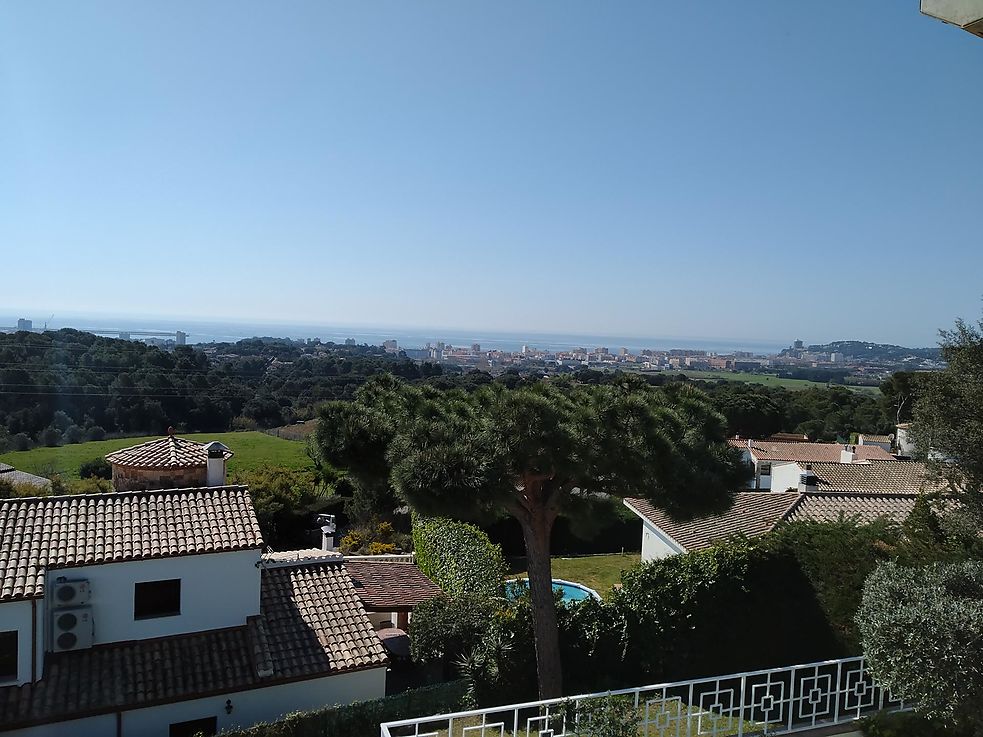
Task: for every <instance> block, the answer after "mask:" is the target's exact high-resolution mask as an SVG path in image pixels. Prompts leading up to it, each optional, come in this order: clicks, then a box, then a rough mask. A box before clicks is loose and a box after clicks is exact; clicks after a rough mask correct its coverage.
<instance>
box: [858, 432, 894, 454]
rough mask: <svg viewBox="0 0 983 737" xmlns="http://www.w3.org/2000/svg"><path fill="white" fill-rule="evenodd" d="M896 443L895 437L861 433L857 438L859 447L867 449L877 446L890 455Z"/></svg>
mask: <svg viewBox="0 0 983 737" xmlns="http://www.w3.org/2000/svg"><path fill="white" fill-rule="evenodd" d="M893 443H894V436H893V435H868V434H866V433H860V434H859V435H858V436H857V445H858V446H861V447H864V448H867V447H870V446H872V445H876V446H877V447H878V448H881V449H882V450H886V451H887V452H888V453H890V452H891V449H892V445H893Z"/></svg>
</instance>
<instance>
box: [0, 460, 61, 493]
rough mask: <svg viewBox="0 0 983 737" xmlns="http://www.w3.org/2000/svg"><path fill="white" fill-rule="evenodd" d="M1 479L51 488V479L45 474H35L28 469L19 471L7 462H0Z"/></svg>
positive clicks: (13, 482)
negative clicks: (28, 471) (27, 470)
mask: <svg viewBox="0 0 983 737" xmlns="http://www.w3.org/2000/svg"><path fill="white" fill-rule="evenodd" d="M0 480H3V481H9V482H10V483H12V484H18V485H23V486H35V487H37V488H38V489H50V488H51V480H50V479H46V478H45V477H44V476H35V475H34V474H33V473H27V472H26V471H18V470H17V469H16V468H14V467H13V466H8V465H7V464H6V463H0Z"/></svg>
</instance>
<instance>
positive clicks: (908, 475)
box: [809, 461, 942, 494]
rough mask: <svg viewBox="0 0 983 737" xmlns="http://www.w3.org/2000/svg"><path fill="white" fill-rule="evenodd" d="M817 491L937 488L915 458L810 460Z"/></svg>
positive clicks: (880, 491) (888, 491)
mask: <svg viewBox="0 0 983 737" xmlns="http://www.w3.org/2000/svg"><path fill="white" fill-rule="evenodd" d="M809 465H810V466H811V467H812V472H813V473H814V474H815V475H816V489H817V490H818V491H834V492H855V493H872V494H891V493H905V494H915V493H918V492H921V491H939V490H941V489H942V484H941V483H940V482H939V481H936V480H935V479H934V478H932V477H931V475H930V474H929V473H928V471H927V470H926V468H925V464H924V463H919V462H917V461H891V462H883V461H872V462H870V463H810V464H809Z"/></svg>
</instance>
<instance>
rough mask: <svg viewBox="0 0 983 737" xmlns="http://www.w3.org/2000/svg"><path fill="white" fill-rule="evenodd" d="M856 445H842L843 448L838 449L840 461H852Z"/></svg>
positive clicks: (854, 456)
mask: <svg viewBox="0 0 983 737" xmlns="http://www.w3.org/2000/svg"><path fill="white" fill-rule="evenodd" d="M856 450H857V446H855V445H844V446H843V450H841V451H840V463H853V461H854V459H855V458H856V457H857V456H856Z"/></svg>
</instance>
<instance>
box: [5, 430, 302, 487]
mask: <svg viewBox="0 0 983 737" xmlns="http://www.w3.org/2000/svg"><path fill="white" fill-rule="evenodd" d="M157 437H158V436H149V437H141V438H118V439H116V440H96V441H92V442H90V443H79V444H77V445H63V446H61V447H58V448H33V449H31V450H22V451H16V450H15V451H11V452H10V453H4V454H3V455H0V462H2V463H9V464H10V465H11V466H13V467H14V468H16V469H18V470H20V471H27V472H28V473H34V474H38V475H39V476H50V475H51V474H55V473H57V474H58V475H60V476H61V477H62V478H64V479H77V478H78V471H79V466H80V465H81V464H82V463H85V462H86V461H91V460H93V459H95V458H102V457H103V456H105V455H106V454H107V453H112V452H113V451H114V450H119V449H120V448H126V447H128V446H130V445H137V444H138V443H145V442H147V441H148V440H155V439H156V438H157ZM181 437H183V438H188V439H189V440H197V441H198V442H208V441H210V440H218V441H219V442H220V443H225V444H226V445H227V446H229V448H231V449H232V452H233V453H235V456H234V457H233V458H232V459H231V460H230V461H229V466H228V468H229V473H230V474H232V473H235V472H236V471H251V470H253V469H256V468H262V467H264V466H286V467H287V468H294V469H304V468H310V467H311V465H312V464H311V460H310V459H309V458H308V457H307V455H306V453H305V452H304V449H305V445H304V443H298V442H296V441H293V440H284V439H282V438H275V437H273V436H272V435H267V434H266V433H262V432H255V431H253V432H214V433H190V434H188V435H182V436H181Z"/></svg>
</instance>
